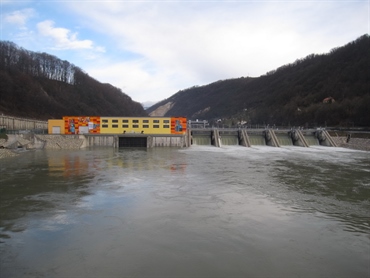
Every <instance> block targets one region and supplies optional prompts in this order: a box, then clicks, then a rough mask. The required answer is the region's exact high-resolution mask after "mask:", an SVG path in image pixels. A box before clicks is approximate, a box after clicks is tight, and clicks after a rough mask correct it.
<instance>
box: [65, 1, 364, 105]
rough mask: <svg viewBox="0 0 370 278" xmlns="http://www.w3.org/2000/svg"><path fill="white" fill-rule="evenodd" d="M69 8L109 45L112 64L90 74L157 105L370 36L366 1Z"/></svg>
mask: <svg viewBox="0 0 370 278" xmlns="http://www.w3.org/2000/svg"><path fill="white" fill-rule="evenodd" d="M66 5H68V6H69V8H70V11H71V12H73V13H74V14H75V17H78V18H80V19H81V21H83V22H84V24H85V25H84V27H85V28H88V29H90V30H94V31H95V32H97V33H100V34H104V37H105V38H107V41H109V44H106V48H107V52H106V57H105V58H106V59H107V62H105V64H104V65H102V67H100V66H98V64H99V63H96V64H95V65H91V64H90V65H89V66H88V67H86V68H85V69H86V70H87V71H88V72H89V74H91V75H92V76H94V77H95V78H97V79H98V80H104V82H109V83H111V84H113V85H114V86H119V87H121V88H122V89H123V91H125V92H126V93H128V94H129V95H130V96H131V97H132V98H133V99H135V100H139V101H144V100H149V99H153V100H160V99H163V98H165V97H168V96H170V95H172V94H173V93H175V92H176V91H178V90H180V89H184V88H187V87H191V86H193V85H203V84H207V83H211V82H214V81H217V80H220V79H227V78H234V77H240V76H259V75H262V74H264V73H266V72H268V71H270V70H273V69H276V68H277V67H280V66H282V65H284V64H287V63H291V62H294V61H295V60H296V59H298V58H303V57H305V56H307V55H308V54H311V53H325V52H328V51H329V50H330V49H332V48H333V47H336V46H341V45H343V44H346V43H348V42H350V41H351V40H354V39H356V38H357V37H359V36H361V35H363V34H364V33H367V32H368V31H369V30H368V14H367V4H366V3H357V2H356V3H354V2H344V1H343V2H338V3H336V2H327V1H323V3H322V2H317V1H314V2H310V1H303V2H302V1H300V2H294V1H291V2H290V1H284V2H279V1H276V2H274V1H271V2H268V1H267V2H261V3H257V2H255V1H252V2H237V1H230V2H222V1H219V2H218V1H211V2H182V1H180V2H170V1H169V2H156V1H153V2H125V1H122V2H121V1H113V2H112V1H110V2H91V1H88V2H84V1H79V2H78V3H75V2H73V1H71V2H68V3H67V4H66ZM64 36H65V37H66V36H67V35H64ZM132 54H134V56H135V57H134V56H133V55H132ZM109 59H110V60H109ZM171 90H172V91H171Z"/></svg>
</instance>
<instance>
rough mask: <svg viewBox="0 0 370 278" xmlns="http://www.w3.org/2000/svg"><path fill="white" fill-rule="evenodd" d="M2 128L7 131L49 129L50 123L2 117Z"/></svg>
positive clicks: (0, 126)
mask: <svg viewBox="0 0 370 278" xmlns="http://www.w3.org/2000/svg"><path fill="white" fill-rule="evenodd" d="M0 128H6V129H7V130H26V129H28V130H31V129H48V122H47V121H38V120H31V119H25V118H17V117H10V116H4V115H0Z"/></svg>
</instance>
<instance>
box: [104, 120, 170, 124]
mask: <svg viewBox="0 0 370 278" xmlns="http://www.w3.org/2000/svg"><path fill="white" fill-rule="evenodd" d="M108 121H109V120H108V119H102V123H108ZM121 121H122V123H129V121H132V123H139V121H140V120H128V119H124V120H121ZM141 121H142V122H143V123H144V124H146V123H149V120H141ZM118 122H119V120H118V119H112V123H118ZM152 122H153V123H155V124H159V122H160V120H152ZM163 123H164V124H169V123H170V120H163Z"/></svg>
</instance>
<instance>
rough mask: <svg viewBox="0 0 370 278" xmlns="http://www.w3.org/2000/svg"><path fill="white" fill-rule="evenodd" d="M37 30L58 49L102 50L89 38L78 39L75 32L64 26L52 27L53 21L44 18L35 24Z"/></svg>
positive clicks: (102, 49) (102, 50)
mask: <svg viewBox="0 0 370 278" xmlns="http://www.w3.org/2000/svg"><path fill="white" fill-rule="evenodd" d="M37 29H38V32H39V34H40V35H41V36H44V37H47V38H50V39H51V40H52V42H53V48H55V49H59V50H76V49H89V50H95V51H99V52H104V48H102V47H95V46H94V43H93V41H91V40H79V39H78V38H77V35H78V34H77V33H76V32H75V33H73V32H71V31H70V30H68V29H66V28H60V27H59V28H58V27H54V22H53V21H51V20H45V21H42V22H39V23H38V24H37Z"/></svg>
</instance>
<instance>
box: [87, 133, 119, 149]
mask: <svg viewBox="0 0 370 278" xmlns="http://www.w3.org/2000/svg"><path fill="white" fill-rule="evenodd" d="M80 136H81V137H83V138H84V139H85V140H84V144H83V145H82V147H98V146H109V147H117V146H118V137H117V135H80Z"/></svg>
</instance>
